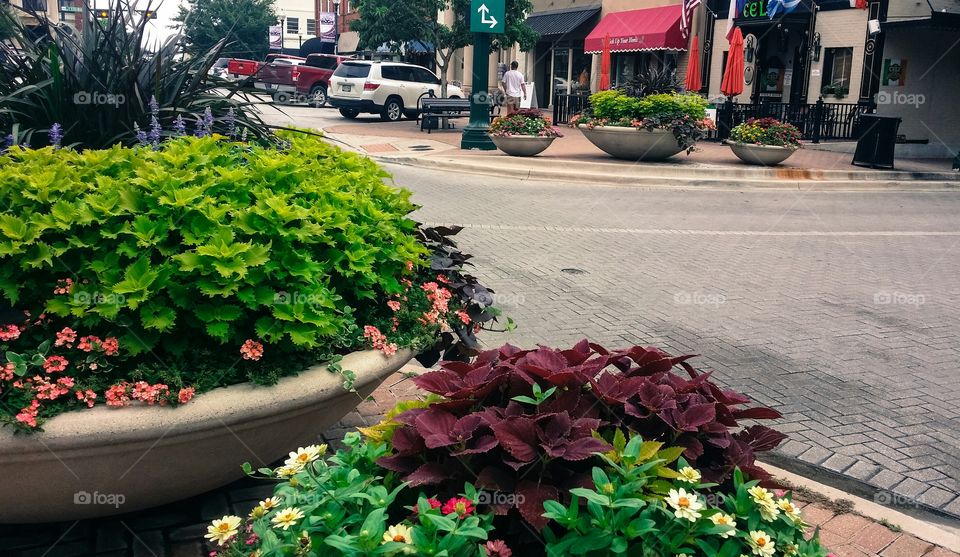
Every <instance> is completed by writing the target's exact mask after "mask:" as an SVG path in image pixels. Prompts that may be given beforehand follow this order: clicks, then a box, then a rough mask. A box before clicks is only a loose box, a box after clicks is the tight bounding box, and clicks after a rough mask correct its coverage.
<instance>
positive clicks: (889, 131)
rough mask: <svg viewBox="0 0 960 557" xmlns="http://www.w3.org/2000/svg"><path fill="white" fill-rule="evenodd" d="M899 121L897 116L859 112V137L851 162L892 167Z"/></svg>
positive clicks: (859, 164)
mask: <svg viewBox="0 0 960 557" xmlns="http://www.w3.org/2000/svg"><path fill="white" fill-rule="evenodd" d="M900 121H901V119H900V118H899V117H897V116H879V115H877V114H861V115H860V139H859V140H857V150H856V152H855V153H854V154H853V164H855V165H858V166H869V167H870V168H889V169H892V168H893V152H894V149H895V148H896V146H897V130H898V129H899V128H900Z"/></svg>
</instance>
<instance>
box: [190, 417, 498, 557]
mask: <svg viewBox="0 0 960 557" xmlns="http://www.w3.org/2000/svg"><path fill="white" fill-rule="evenodd" d="M343 442H344V449H341V450H339V451H337V453H336V454H335V455H333V456H328V455H327V454H326V452H327V447H326V446H325V445H313V446H309V447H301V448H299V449H297V450H296V451H294V452H292V453H290V458H288V459H287V461H286V462H285V463H284V464H283V466H281V467H279V468H277V469H270V468H264V469H261V470H259V473H260V474H262V476H263V477H265V478H266V479H272V480H277V478H280V480H279V483H278V485H277V487H276V488H275V490H274V494H273V496H272V497H269V498H267V499H265V500H263V501H261V502H260V503H259V504H258V505H257V506H256V507H254V508H253V509H252V510H251V512H250V514H249V515H248V516H247V517H239V516H224V517H222V518H220V519H218V520H214V521H213V522H212V523H211V524H210V526H209V527H208V532H207V535H206V537H207V539H209V540H210V541H211V543H213V544H216V546H217V551H215V552H214V553H213V554H212V555H216V556H218V557H241V556H243V557H250V556H254V555H255V556H257V557H278V556H294V555H295V556H298V557H307V556H318V557H319V556H329V555H335V556H339V555H342V556H363V555H384V556H392V555H436V556H449V557H475V556H477V555H485V554H486V553H484V550H483V549H481V547H482V545H483V544H485V543H486V542H487V537H488V533H489V531H490V529H491V526H490V523H491V520H492V515H490V514H488V513H482V512H478V510H477V509H476V505H477V503H478V500H479V496H478V493H477V491H476V489H475V488H474V487H473V485H471V484H469V483H468V484H466V485H465V486H464V492H463V494H462V495H461V496H459V497H455V498H452V499H450V500H448V501H447V502H446V503H441V502H440V501H438V500H436V499H433V498H428V497H426V496H424V495H423V494H422V493H417V492H416V491H414V490H412V489H410V488H408V486H407V484H406V483H401V482H399V481H397V480H396V478H395V477H394V476H393V475H392V474H389V473H387V474H384V471H383V470H382V469H380V468H379V467H378V466H377V465H376V464H375V461H376V459H377V458H378V457H379V456H382V455H383V454H384V452H385V450H386V449H385V447H384V445H383V444H380V443H370V442H361V440H360V436H359V435H358V434H356V433H350V434H347V436H346V437H345V438H344V440H343ZM245 470H246V471H247V473H248V474H251V475H253V474H254V473H253V471H252V469H251V467H250V465H249V464H246V465H245ZM405 496H406V498H408V499H410V500H411V502H412V504H411V505H404V504H403V503H402V500H403V499H404V498H405ZM500 543H502V542H500Z"/></svg>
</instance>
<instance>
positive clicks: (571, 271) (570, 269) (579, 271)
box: [560, 267, 587, 275]
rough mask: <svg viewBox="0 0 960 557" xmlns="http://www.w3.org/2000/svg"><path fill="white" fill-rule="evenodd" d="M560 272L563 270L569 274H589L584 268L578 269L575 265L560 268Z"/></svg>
mask: <svg viewBox="0 0 960 557" xmlns="http://www.w3.org/2000/svg"><path fill="white" fill-rule="evenodd" d="M560 272H561V273H567V274H568V275H585V274H587V272H586V271H584V270H583V269H577V268H574V267H567V268H566V269H560Z"/></svg>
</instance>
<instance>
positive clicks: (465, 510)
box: [440, 497, 473, 518]
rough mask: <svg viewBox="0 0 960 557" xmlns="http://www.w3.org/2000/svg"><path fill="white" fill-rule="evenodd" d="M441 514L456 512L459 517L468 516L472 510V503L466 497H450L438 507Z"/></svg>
mask: <svg viewBox="0 0 960 557" xmlns="http://www.w3.org/2000/svg"><path fill="white" fill-rule="evenodd" d="M440 511H441V512H443V514H451V513H457V515H458V516H459V517H460V518H464V517H466V516H469V515H470V513H472V512H473V503H472V502H471V501H470V500H469V499H467V498H466V497H452V498H450V500H449V501H447V502H446V503H444V504H443V508H442V509H440Z"/></svg>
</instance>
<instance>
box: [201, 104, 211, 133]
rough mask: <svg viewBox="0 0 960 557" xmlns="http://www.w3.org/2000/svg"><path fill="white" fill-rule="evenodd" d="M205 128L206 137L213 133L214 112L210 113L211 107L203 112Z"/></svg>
mask: <svg viewBox="0 0 960 557" xmlns="http://www.w3.org/2000/svg"><path fill="white" fill-rule="evenodd" d="M203 128H204V131H205V132H207V133H206V135H210V134H211V133H213V112H211V111H210V107H209V106H208V107H207V108H206V109H204V111H203Z"/></svg>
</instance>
